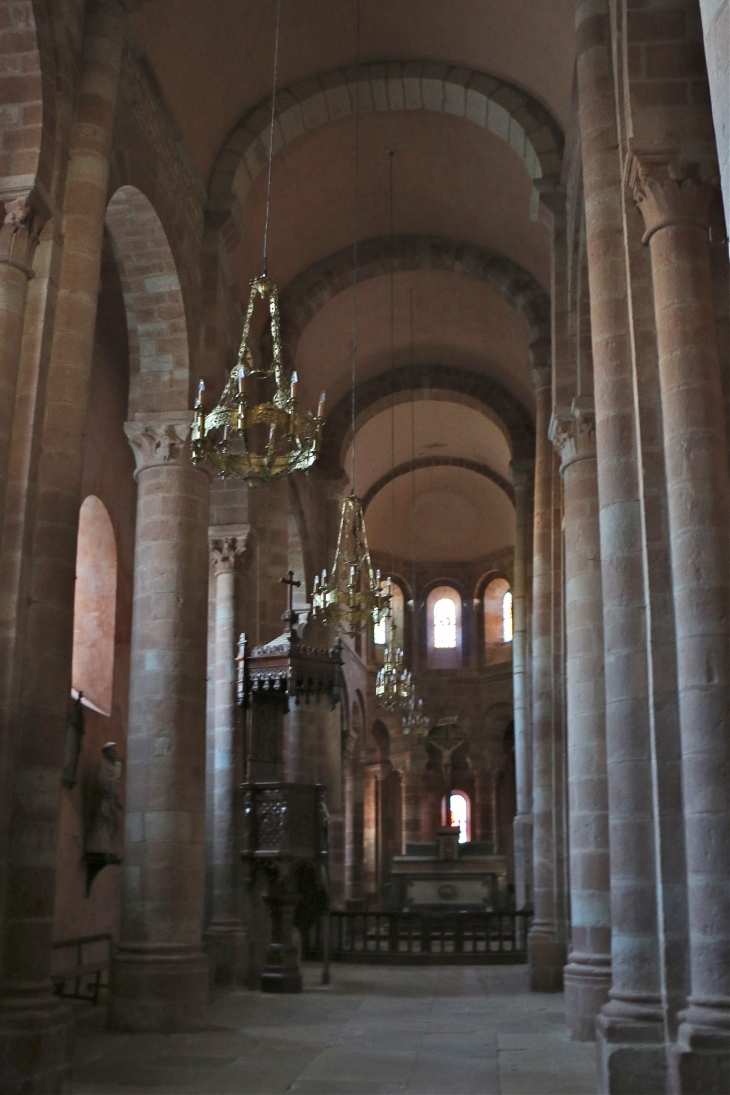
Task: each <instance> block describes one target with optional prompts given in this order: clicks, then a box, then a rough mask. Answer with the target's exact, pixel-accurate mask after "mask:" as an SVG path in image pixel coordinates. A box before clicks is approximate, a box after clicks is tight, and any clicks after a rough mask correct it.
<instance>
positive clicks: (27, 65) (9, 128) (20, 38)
mask: <svg viewBox="0 0 730 1095" xmlns="http://www.w3.org/2000/svg"><path fill="white" fill-rule="evenodd" d="M51 26H52V21H51V16H50V14H49V12H48V8H47V3H46V0H0V59H1V60H2V68H1V73H2V74H1V75H0V107H2V114H3V124H2V127H0V200H2V201H3V202H5V203H7V202H9V201H13V200H14V199H16V198H19V197H21V198H22V197H26V196H27V195H28V194H29V193H30V192H31V191H35V202H40V205H41V207H42V209H43V213H44V215H45V216H47V214H48V212H49V208H48V205H49V195H50V194H51V192H52V188H53V167H54V153H55V130H56V87H55V76H54V72H55V65H54V60H53V42H52V39H51Z"/></svg>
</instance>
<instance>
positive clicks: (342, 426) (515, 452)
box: [320, 365, 535, 478]
mask: <svg viewBox="0 0 730 1095" xmlns="http://www.w3.org/2000/svg"><path fill="white" fill-rule="evenodd" d="M411 392H413V394H414V397H415V398H417V399H418V398H424V397H425V393H427V397H428V398H429V399H432V398H434V393H444V396H443V397H444V398H456V399H459V398H460V397H461V398H464V399H468V400H469V401H470V402H471V403H472V405H476V406H477V407H480V408H481V409H483V410H485V411H486V412H487V413H488V414H489V417H490V418H494V419H495V420H496V421H497V424H498V425H500V426H501V428H502V429H503V430H504V431H505V436H506V437H507V440H508V442H509V445H510V448H511V450H512V459H513V460H520V459H522V460H531V459H533V458H534V454H535V427H534V424H533V422H532V419H531V418H530V415H529V414H528V412H527V410H526V409H525V408H524V407H523V405H522V403H521V402H520V401H519V400H518V399H517V398H516V397H515V396H513V395H512V393H511V392H508V391H507V389H506V388H504V387H503V386H502V385H501V384H499V383H498V382H497V381H496V380H491V379H490V378H489V377H486V376H484V375H482V374H480V373H474V372H471V371H469V370H468V369H460V368H458V367H456V366H452V365H420V366H419V367H418V370H417V372H416V376H415V377H414V376H413V371H412V370H411V368H410V367H409V366H404V367H401V368H396V369H389V370H388V371H387V372H384V373H381V374H380V375H379V376H374V377H371V378H370V379H369V380H365V381H363V382H362V383H361V384H358V385H357V386H356V388H355V407H356V413H357V419H356V423H355V429H356V430H357V429H359V428H360V427H361V426H362V424H363V422H364V421H366V418H365V416H368V417H369V415H370V413H371V412H372V410H373V408H374V407H375V405H376V404H378V403H380V402H381V401H383V400H390V399H391V398H392V397H393V396H398V395H401V394H404V395H405V397H406V398H410V394H411ZM445 393H448V394H445ZM436 398H438V395H437V396H436ZM351 430H352V393H351V392H346V393H345V395H343V396H342V398H341V399H340V400H338V402H337V403H336V404H335V406H334V407H333V408H332V411H331V412H330V413H329V414H328V415H327V420H326V423H325V428H324V432H323V437H322V454H321V456H320V468H321V470H322V471H323V472H324V473H325V474H326V475H328V476H330V477H333V478H336V477H339V476H340V475H341V474H342V456H343V453H344V451H345V450H346V447H347V445H348V444H349V441H350V434H351Z"/></svg>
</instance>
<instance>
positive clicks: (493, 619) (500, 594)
mask: <svg viewBox="0 0 730 1095" xmlns="http://www.w3.org/2000/svg"><path fill="white" fill-rule="evenodd" d="M482 605H483V609H484V650H485V660H486V662H487V664H491V663H493V662H503V661H509V659H510V657H511V646H510V645H509V644H510V643H511V642H512V591H511V590H510V585H509V582H508V581H507V579H506V578H493V579H492V581H491V582H490V583H489V584H488V585H487V587H486V589H485V590H484V598H483V601H482Z"/></svg>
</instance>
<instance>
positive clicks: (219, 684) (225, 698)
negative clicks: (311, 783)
mask: <svg viewBox="0 0 730 1095" xmlns="http://www.w3.org/2000/svg"><path fill="white" fill-rule="evenodd" d="M215 531H220V532H221V533H222V535H220V536H217V535H216V536H213V537H212V539H211V549H212V554H213V570H214V578H215V666H214V668H213V671H214V673H215V685H214V700H213V704H214V706H213V727H212V732H213V854H212V860H213V864H212V866H213V893H212V909H211V919H210V924H209V926H208V929H207V931H206V933H205V949H206V951H207V952H208V954H209V956H210V964H211V979H212V982H213V984H216V985H223V984H231V983H233V984H243V983H244V981H245V978H246V967H247V962H246V947H247V937H246V932H245V931H244V930H243V926H242V924H241V921H240V918H239V917H237V916H236V903H235V892H234V878H235V861H236V855H237V849H236V847H235V827H234V821H235V813H236V812H235V798H236V790H237V785H238V784H240V783H241V782H242V778H243V772H242V766H241V763H240V760H237V758H236V755H235V744H236V734H235V729H236V696H235V687H236V686H235V680H236V675H235V671H234V668H235V662H234V658H235V653H236V574H235V565H236V558H237V557H238V556H239V555H241V554H242V553H243V551H244V550H245V547H246V533H247V530H245V529H244V528H240V529H239V530H237V533H238V534H235V532H234V533H233V534H231V532H232V531H233V530H223V529H221V530H215Z"/></svg>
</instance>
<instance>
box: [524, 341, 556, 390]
mask: <svg viewBox="0 0 730 1095" xmlns="http://www.w3.org/2000/svg"><path fill="white" fill-rule="evenodd" d="M552 362H553V344H552V340H551V339H550V337H549V336H548V337H546V338H538V339H535V341H534V342H531V343H530V368H531V370H532V379H533V381H534V384H535V387H536V388H547V387H549V385H550V377H551V375H552Z"/></svg>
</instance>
